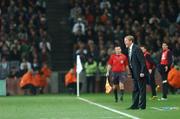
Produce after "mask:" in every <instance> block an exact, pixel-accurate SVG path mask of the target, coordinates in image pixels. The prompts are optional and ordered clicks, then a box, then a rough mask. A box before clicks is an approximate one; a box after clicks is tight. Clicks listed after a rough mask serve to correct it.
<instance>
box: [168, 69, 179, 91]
mask: <svg viewBox="0 0 180 119" xmlns="http://www.w3.org/2000/svg"><path fill="white" fill-rule="evenodd" d="M168 83H169V84H170V85H171V86H172V87H174V88H180V70H179V67H176V66H175V67H173V68H172V69H171V70H170V71H169V73H168Z"/></svg>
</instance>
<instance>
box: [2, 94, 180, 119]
mask: <svg viewBox="0 0 180 119" xmlns="http://www.w3.org/2000/svg"><path fill="white" fill-rule="evenodd" d="M81 97H82V98H85V99H88V100H90V101H92V102H95V103H98V104H101V105H104V106H107V107H110V108H113V109H116V110H118V111H121V112H125V113H127V114H130V115H133V116H137V117H139V118H142V119H163V118H165V119H179V117H180V113H179V112H180V95H169V99H168V101H157V100H152V101H151V100H147V109H146V110H127V109H126V108H127V107H129V106H130V104H131V95H130V94H126V95H125V97H124V101H123V102H118V103H115V102H114V100H113V95H111V94H110V95H105V94H82V95H81ZM148 97H149V96H147V98H148ZM167 106H172V107H178V108H179V109H177V110H163V111H159V110H155V109H152V108H151V107H157V108H161V107H167ZM0 119H128V117H125V116H123V115H120V114H117V113H114V112H111V111H108V110H105V109H102V108H100V107H97V106H95V105H90V104H88V103H86V102H83V101H81V100H78V99H77V98H76V96H73V95H61V94H60V95H39V96H10V97H0Z"/></svg>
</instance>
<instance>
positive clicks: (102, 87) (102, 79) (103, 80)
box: [99, 76, 106, 93]
mask: <svg viewBox="0 0 180 119" xmlns="http://www.w3.org/2000/svg"><path fill="white" fill-rule="evenodd" d="M105 84H106V76H101V77H100V82H99V91H100V92H101V93H104V92H105Z"/></svg>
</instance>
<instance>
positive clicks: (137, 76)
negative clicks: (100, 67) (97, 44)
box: [124, 35, 148, 109]
mask: <svg viewBox="0 0 180 119" xmlns="http://www.w3.org/2000/svg"><path fill="white" fill-rule="evenodd" d="M124 43H125V45H126V47H127V48H128V59H129V68H130V71H131V74H132V79H133V85H134V86H133V94H132V101H133V102H132V105H131V106H130V107H129V108H128V109H146V79H145V76H146V75H148V71H147V68H146V63H145V59H144V55H143V52H142V51H141V49H140V48H139V47H138V46H137V45H135V44H134V37H133V36H131V35H128V36H126V37H125V38H124Z"/></svg>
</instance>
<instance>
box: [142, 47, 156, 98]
mask: <svg viewBox="0 0 180 119" xmlns="http://www.w3.org/2000/svg"><path fill="white" fill-rule="evenodd" d="M140 48H141V50H142V52H143V53H144V58H145V62H146V67H147V70H148V72H149V76H148V77H147V78H146V79H147V80H146V81H147V84H148V85H149V86H150V87H151V91H152V97H151V98H150V99H152V100H155V99H157V93H156V87H157V85H156V81H155V66H156V65H155V62H154V61H153V59H152V58H151V54H150V53H149V52H148V50H147V48H146V46H145V45H141V47H140Z"/></svg>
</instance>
